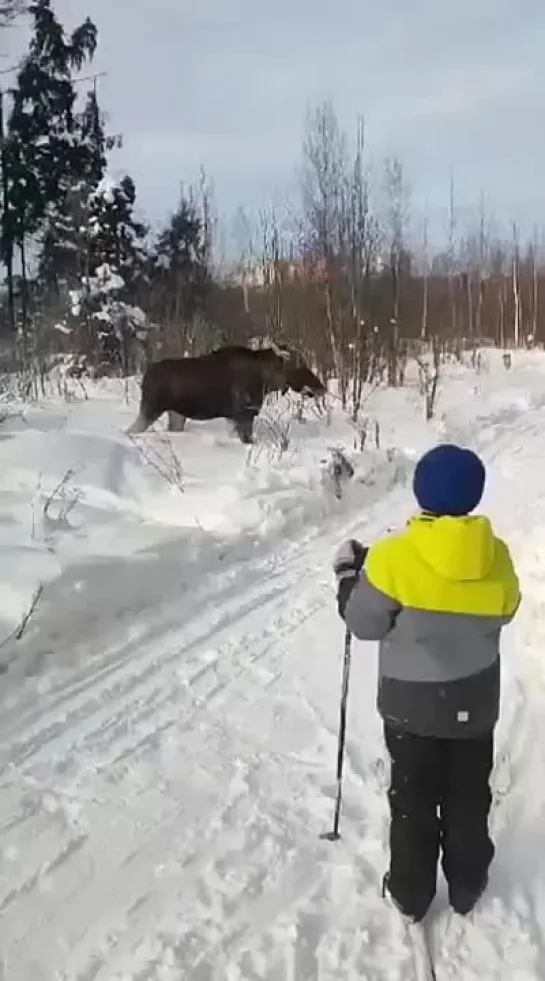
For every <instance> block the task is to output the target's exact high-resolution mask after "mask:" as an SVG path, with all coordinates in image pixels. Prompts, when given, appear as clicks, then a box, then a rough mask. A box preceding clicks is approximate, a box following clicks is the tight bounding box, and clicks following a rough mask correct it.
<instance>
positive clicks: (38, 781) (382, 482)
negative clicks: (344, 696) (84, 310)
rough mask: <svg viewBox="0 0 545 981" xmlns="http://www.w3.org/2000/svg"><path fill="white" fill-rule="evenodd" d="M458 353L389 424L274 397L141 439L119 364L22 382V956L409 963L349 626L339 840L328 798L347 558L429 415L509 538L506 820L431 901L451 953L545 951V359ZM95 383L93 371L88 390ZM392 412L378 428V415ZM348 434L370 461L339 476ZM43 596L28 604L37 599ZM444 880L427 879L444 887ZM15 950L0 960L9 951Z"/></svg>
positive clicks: (262, 966)
mask: <svg viewBox="0 0 545 981" xmlns="http://www.w3.org/2000/svg"><path fill="white" fill-rule="evenodd" d="M485 362H487V365H485V367H486V368H487V370H485V371H483V372H481V373H480V374H476V373H475V372H474V371H472V370H471V369H470V368H464V367H461V366H457V367H456V368H454V367H453V368H451V369H449V372H448V377H445V381H444V386H443V391H442V393H441V398H440V402H439V406H438V417H437V420H436V421H435V422H433V423H430V424H426V423H425V422H424V421H423V418H422V416H423V406H422V400H421V399H420V398H419V396H418V394H417V392H416V390H415V388H414V386H411V385H409V386H408V387H407V388H406V389H403V390H400V391H395V392H392V391H378V392H375V393H373V394H372V396H371V397H370V398H369V400H368V402H367V403H366V405H365V409H366V412H367V414H368V416H369V426H368V438H367V443H366V446H365V449H364V451H363V452H362V453H360V452H359V449H357V450H356V449H354V437H355V434H354V427H353V426H352V424H351V423H350V422H349V420H348V419H347V418H346V417H345V416H344V415H343V413H342V411H341V409H340V408H339V406H338V405H334V408H333V411H332V414H331V418H330V424H329V425H327V423H326V421H325V419H319V418H318V417H316V416H315V415H313V414H312V413H311V412H307V413H306V415H305V421H304V422H300V423H297V422H292V423H291V426H290V432H289V438H290V442H289V446H288V447H287V449H284V450H282V451H281V450H280V448H279V444H280V441H281V439H280V438H281V436H282V433H284V432H285V430H286V427H287V421H288V419H289V417H290V411H291V410H290V407H289V405H287V404H286V403H285V402H283V403H279V404H273V405H271V406H270V407H268V409H267V411H266V412H265V416H264V419H263V420H262V421H261V422H260V435H259V440H258V444H257V446H256V447H253V448H252V450H251V451H250V453H249V451H248V448H247V447H243V446H242V445H241V444H240V443H239V441H238V440H237V439H236V437H233V436H232V435H231V434H230V432H229V429H228V427H227V425H226V424H225V423H221V422H218V423H217V424H212V423H208V424H197V423H188V426H187V430H186V432H184V433H181V434H175V435H174V436H173V437H172V444H171V445H169V443H168V442H167V441H166V440H165V438H164V434H162V433H161V432H156V433H153V434H149V435H146V436H144V437H137V438H136V440H134V441H132V442H131V440H130V439H129V438H128V437H127V436H126V435H124V432H123V430H124V429H125V428H126V426H127V425H128V424H129V422H130V421H132V418H133V417H134V415H135V412H136V405H137V401H136V391H133V392H132V394H131V399H130V401H129V403H128V404H127V402H126V400H125V399H124V394H123V390H122V388H118V387H117V386H116V385H114V384H111V383H110V384H109V385H106V384H104V385H103V386H101V387H100V388H98V387H97V388H95V389H93V390H91V389H89V391H88V393H87V394H88V396H89V397H88V398H86V399H84V398H83V397H79V398H77V399H75V400H73V401H62V400H61V399H59V398H56V399H55V398H53V397H51V398H50V399H48V400H44V402H43V403H42V404H40V405H39V406H36V405H35V406H20V407H17V406H10V409H9V412H8V414H7V417H6V418H5V419H4V421H3V423H2V424H1V425H0V467H1V468H2V481H1V488H0V505H1V509H0V630H1V634H0V643H1V642H2V638H5V641H4V642H3V643H2V646H1V647H0V666H1V671H2V673H0V978H2V981H174V979H176V981H178V979H180V981H182V979H183V981H356V979H357V981H362V979H368V981H386V979H388V981H411V979H412V977H413V974H412V973H411V971H412V967H411V964H412V961H411V952H410V950H409V947H408V945H407V939H406V936H405V933H404V929H403V926H402V924H401V923H400V922H399V920H398V918H397V917H396V915H395V914H393V913H392V911H391V910H390V909H389V907H388V906H387V905H386V904H385V903H384V901H383V900H382V898H381V896H380V880H381V876H382V872H383V870H384V864H385V857H386V853H385V845H386V832H387V808H386V797H385V789H386V786H387V780H388V766H387V761H386V758H385V754H384V750H383V745H382V739H381V727H380V721H379V719H378V717H377V714H376V711H375V688H376V680H375V678H376V650H375V647H374V646H373V645H364V644H361V645H357V646H356V647H355V650H354V656H353V673H352V679H351V688H350V704H349V719H348V742H347V763H346V778H345V787H344V805H343V811H342V816H341V831H342V839H341V840H340V841H339V842H336V843H328V842H324V841H322V840H321V839H320V837H319V836H320V834H321V833H322V832H323V831H326V830H328V829H329V828H330V826H331V821H332V815H333V798H334V793H335V785H334V773H335V757H336V745H337V726H338V706H339V694H340V667H341V665H340V661H341V655H342V643H343V628H342V624H341V622H340V620H339V619H338V617H337V614H336V609H335V599H334V582H333V576H332V573H331V559H332V555H333V552H334V550H335V548H336V547H337V545H338V544H339V542H340V541H341V540H343V539H344V538H345V537H347V536H349V535H356V536H358V537H359V538H361V539H362V540H364V541H371V540H372V539H373V538H374V537H375V536H378V535H380V534H381V533H384V532H385V531H386V530H387V529H388V528H391V527H395V526H397V525H399V524H400V523H401V522H403V521H404V520H405V519H406V518H407V516H408V515H409V514H410V513H411V511H412V508H413V502H412V498H411V493H410V477H411V471H412V466H413V462H414V460H415V459H416V458H417V457H418V456H419V455H420V453H421V452H422V451H423V450H424V449H425V448H426V447H428V446H429V445H431V444H432V443H433V442H435V441H436V440H437V439H438V438H455V439H458V440H461V441H463V442H465V443H467V444H469V445H473V446H475V447H476V448H477V449H479V450H480V451H481V452H482V454H483V455H484V457H485V459H486V460H487V462H488V464H489V480H488V488H487V491H486V495H485V499H484V502H483V507H484V508H486V509H487V510H488V511H489V512H490V513H491V515H492V516H493V518H494V519H495V523H496V527H497V529H498V531H499V532H500V533H501V534H503V535H505V536H506V538H507V539H508V541H509V543H510V544H511V546H512V549H513V552H514V555H515V558H516V560H517V562H518V566H519V571H520V574H521V579H522V586H523V591H524V602H523V606H522V609H521V612H520V614H519V617H518V619H517V620H516V622H515V624H514V625H513V626H512V627H510V628H509V629H508V630H507V631H506V632H505V636H504V651H505V657H504V689H503V702H504V705H503V713H502V719H501V724H500V726H499V729H498V738H497V765H496V770H495V774H494V794H495V797H494V810H493V818H492V823H493V831H494V835H495V839H496V842H497V846H498V852H497V859H496V862H495V864H494V866H493V874H492V879H491V883H490V887H489V890H488V892H487V895H486V897H485V899H484V901H483V903H482V907H481V909H480V910H479V912H478V913H476V914H475V915H474V917H473V919H472V921H471V922H468V923H466V924H464V926H463V927H457V928H456V929H455V928H454V926H452V925H451V926H450V927H447V923H448V918H447V917H446V916H441V915H439V918H438V920H437V924H436V926H435V928H434V942H435V945H436V947H437V951H438V954H437V973H438V978H439V981H446V979H447V978H448V979H454V978H456V979H461V981H473V979H477V978H478V979H480V981H485V979H486V981H492V979H494V981H496V979H500V978H501V979H505V981H508V979H509V981H537V979H540V981H542V979H543V978H544V977H545V848H544V845H545V783H544V780H543V774H544V773H545V463H544V460H545V357H544V356H543V355H542V354H528V353H523V352H521V353H516V354H515V356H514V366H513V369H512V370H511V371H510V372H508V371H506V370H505V368H504V367H503V364H502V361H501V356H500V355H499V354H497V353H494V352H493V353H492V354H487V355H486V358H485ZM80 395H81V393H80ZM375 424H378V429H379V440H378V443H379V445H378V447H377V445H376V438H375V437H376V425H375ZM330 447H341V448H344V449H345V450H346V451H347V452H348V454H349V456H350V457H351V459H352V462H353V463H354V465H355V468H356V472H355V476H354V478H353V480H352V481H351V482H350V484H349V485H346V486H345V487H344V488H343V496H342V499H341V500H338V499H337V498H336V497H335V495H334V493H333V491H332V488H331V486H330V485H329V484H328V483H327V481H325V480H324V463H325V462H326V461H327V460H328V458H329V455H330V454H329V448H330ZM33 603H34V604H35V606H34V608H33V611H32V613H31V615H30V617H29V619H28V622H26V623H24V624H23V621H24V618H25V617H26V616H27V615H28V612H29V610H30V609H31V607H32V606H33ZM445 906H446V899H445V895H444V892H443V891H441V892H440V894H439V896H438V899H437V901H436V909H437V911H438V913H440V911H441V909H443V910H444V909H445ZM2 971H3V973H2Z"/></svg>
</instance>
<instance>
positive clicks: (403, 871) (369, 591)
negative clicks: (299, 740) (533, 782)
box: [334, 444, 520, 922]
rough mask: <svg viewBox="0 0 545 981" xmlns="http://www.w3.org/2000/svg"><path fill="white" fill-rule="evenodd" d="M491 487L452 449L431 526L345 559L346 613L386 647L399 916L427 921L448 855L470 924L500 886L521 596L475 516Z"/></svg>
mask: <svg viewBox="0 0 545 981" xmlns="http://www.w3.org/2000/svg"><path fill="white" fill-rule="evenodd" d="M484 484H485V469H484V466H483V463H482V462H481V460H480V459H479V457H478V456H476V455H475V453H473V452H472V451H471V450H467V449H462V448H461V447H458V446H454V445H450V444H445V445H440V446H436V447H434V448H433V449H432V450H430V451H429V452H428V453H426V454H425V455H424V456H423V457H422V458H421V460H420V461H419V463H418V465H417V467H416V470H415V474H414V481H413V490H414V494H415V497H416V500H417V503H418V505H419V507H420V509H421V513H420V514H418V515H417V516H416V517H413V518H412V519H411V520H410V521H409V522H408V525H407V527H406V529H405V530H404V531H402V532H401V533H400V534H397V535H393V536H391V537H389V538H387V539H385V540H384V541H381V542H379V543H377V544H376V545H373V546H372V547H371V548H370V549H367V548H364V547H363V546H362V545H360V543H359V542H355V541H349V542H346V543H345V544H344V545H343V546H342V547H341V548H340V549H339V551H338V553H337V556H336V559H335V562H334V570H335V573H336V575H337V579H338V607H339V613H340V615H341V616H342V617H343V618H344V620H345V622H346V625H347V627H348V628H349V630H350V631H351V632H352V633H353V634H354V635H355V636H356V637H358V638H359V639H360V640H378V641H380V645H379V685H378V703H377V704H378V710H379V712H380V714H381V716H382V719H383V722H384V734H385V741H386V746H387V749H388V752H389V755H390V757H391V777H390V789H389V791H388V799H389V804H390V818H391V820H390V865H389V869H388V871H387V873H386V875H385V876H384V881H383V893H384V894H385V892H386V890H388V892H389V894H390V896H391V898H392V900H393V901H394V903H395V905H396V906H397V907H398V908H399V909H400V910H401V912H402V913H403V914H404V915H405V916H407V917H409V918H410V919H411V920H413V921H415V922H418V921H419V920H421V919H422V918H423V917H424V916H425V914H426V912H427V910H428V908H429V906H430V904H431V902H432V900H433V898H434V896H435V891H436V882H437V863H438V860H439V853H440V850H441V852H442V867H443V872H444V874H445V878H446V880H447V883H448V889H449V902H450V905H451V906H452V908H453V909H454V910H456V911H457V912H458V913H461V914H463V915H464V914H467V913H469V912H470V910H472V909H473V907H474V906H475V904H476V903H477V901H478V899H479V898H480V896H481V894H482V893H483V891H484V889H485V888H486V886H487V883H488V870H489V866H490V863H491V861H492V858H493V856H494V845H493V844H492V841H491V840H490V837H489V833H488V815H489V810H490V805H491V792H490V786H489V778H490V773H491V770H492V765H493V746H494V727H495V724H496V722H497V719H498V715H499V695H500V652H499V641H500V632H501V628H502V627H503V626H504V625H505V624H506V623H509V621H510V620H511V619H512V618H513V617H514V615H515V613H516V611H517V609H518V606H519V603H520V592H519V583H518V579H517V575H516V573H515V570H514V568H513V563H512V560H511V556H510V553H509V550H508V548H507V546H506V544H505V543H504V542H503V541H501V539H499V538H497V537H496V536H495V535H494V532H493V530H492V526H491V523H490V521H489V519H488V518H487V517H484V516H477V515H476V516H471V517H470V516H469V514H470V512H471V511H473V510H474V508H476V507H477V505H478V503H479V501H480V499H481V496H482V493H483V490H484Z"/></svg>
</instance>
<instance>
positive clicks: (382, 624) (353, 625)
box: [339, 569, 401, 640]
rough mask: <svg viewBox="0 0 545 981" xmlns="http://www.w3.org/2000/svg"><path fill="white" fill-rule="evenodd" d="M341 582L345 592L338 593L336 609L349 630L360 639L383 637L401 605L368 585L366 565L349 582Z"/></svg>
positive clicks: (390, 627) (392, 623)
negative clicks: (337, 608) (341, 594)
mask: <svg viewBox="0 0 545 981" xmlns="http://www.w3.org/2000/svg"><path fill="white" fill-rule="evenodd" d="M343 586H344V590H345V595H344V596H343V597H341V596H340V595H339V612H340V614H341V616H342V617H343V619H344V621H345V623H346V626H347V627H348V629H349V630H350V632H351V633H353V634H354V636H355V637H357V638H358V639H359V640H382V638H383V637H385V636H386V634H388V633H389V632H390V630H391V629H392V627H393V625H394V623H395V620H396V617H397V615H398V613H399V612H400V610H401V605H400V604H399V603H398V602H397V600H394V599H392V598H391V597H390V596H387V595H386V593H382V592H381V591H380V589H376V587H375V586H373V585H371V583H370V582H369V580H368V578H367V576H366V574H365V569H362V570H361V572H360V574H359V576H358V577H357V578H356V577H354V578H353V579H352V580H351V582H350V583H349V582H347V581H346V580H345V582H344V583H343ZM349 586H351V589H350V591H349V592H348V587H349ZM343 600H344V602H343Z"/></svg>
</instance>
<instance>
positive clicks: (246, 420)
mask: <svg viewBox="0 0 545 981" xmlns="http://www.w3.org/2000/svg"><path fill="white" fill-rule="evenodd" d="M255 416H256V413H255V412H245V413H244V414H243V415H242V414H241V415H239V416H237V418H236V419H234V420H233V422H234V425H235V432H236V434H237V436H238V438H239V439H240V441H241V442H242V443H246V444H248V443H253V429H254V419H255Z"/></svg>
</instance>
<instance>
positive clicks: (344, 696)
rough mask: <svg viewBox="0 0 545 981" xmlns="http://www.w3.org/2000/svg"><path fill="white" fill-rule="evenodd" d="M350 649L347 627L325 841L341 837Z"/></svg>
mask: <svg viewBox="0 0 545 981" xmlns="http://www.w3.org/2000/svg"><path fill="white" fill-rule="evenodd" d="M351 650H352V634H351V633H350V631H349V629H348V627H347V628H346V633H345V635H344V657H343V675H342V691H341V709H340V721H339V744H338V749H337V799H336V801H335V817H334V819H333V831H326V832H325V834H322V835H320V838H323V839H325V840H326V841H338V840H339V838H340V837H341V836H340V834H339V817H340V813H341V800H342V779H343V762H344V742H345V738H346V707H347V702H348V684H349V680H350V659H351Z"/></svg>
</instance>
